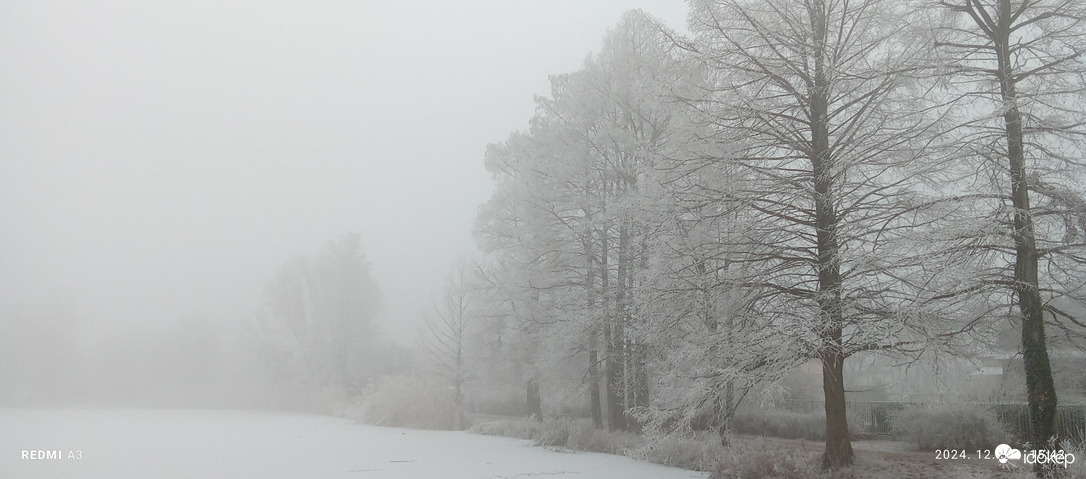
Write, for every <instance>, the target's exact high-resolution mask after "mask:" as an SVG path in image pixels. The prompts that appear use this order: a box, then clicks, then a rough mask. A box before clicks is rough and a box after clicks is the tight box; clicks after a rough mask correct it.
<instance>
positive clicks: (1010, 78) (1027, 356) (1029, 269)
mask: <svg viewBox="0 0 1086 479" xmlns="http://www.w3.org/2000/svg"><path fill="white" fill-rule="evenodd" d="M1011 23H1012V6H1011V2H1010V0H1000V2H999V19H998V29H997V30H996V32H994V34H993V36H994V37H995V38H993V40H995V44H996V50H997V51H998V52H999V53H998V63H999V68H998V69H997V73H996V76H997V77H998V78H999V86H1000V93H1001V95H1002V99H1003V105H1004V109H1003V120H1004V123H1005V125H1006V130H1007V159H1008V162H1009V166H1010V176H1011V202H1012V204H1013V205H1014V233H1013V237H1014V246H1015V262H1014V291H1015V293H1016V294H1017V296H1018V307H1019V309H1020V310H1021V312H1022V352H1023V358H1024V360H1025V369H1026V396H1027V400H1028V402H1029V415H1030V424H1031V426H1032V429H1033V435H1032V437H1030V438H1029V440H1030V445H1031V446H1033V447H1034V448H1036V449H1041V448H1044V447H1045V445H1046V444H1047V443H1048V441H1049V440H1050V439H1051V438H1052V437H1053V436H1054V435H1055V434H1056V430H1055V429H1056V428H1055V418H1056V388H1055V385H1054V384H1053V380H1052V366H1051V364H1050V363H1049V358H1048V346H1047V344H1046V339H1045V329H1044V309H1043V302H1042V301H1041V293H1040V288H1039V282H1038V278H1037V258H1038V256H1039V255H1038V252H1037V240H1036V236H1035V234H1034V227H1033V214H1032V211H1031V210H1030V202H1029V183H1028V176H1027V171H1026V159H1025V151H1024V144H1025V143H1024V135H1023V132H1022V114H1021V112H1020V111H1019V109H1018V93H1017V91H1016V88H1015V80H1014V74H1013V68H1014V65H1013V63H1012V60H1011V57H1010V51H1009V45H1010V34H1011V31H1012V28H1011ZM1034 469H1035V471H1037V472H1038V473H1040V472H1041V470H1042V469H1043V468H1042V465H1041V464H1038V465H1037V466H1036V467H1035V468H1034Z"/></svg>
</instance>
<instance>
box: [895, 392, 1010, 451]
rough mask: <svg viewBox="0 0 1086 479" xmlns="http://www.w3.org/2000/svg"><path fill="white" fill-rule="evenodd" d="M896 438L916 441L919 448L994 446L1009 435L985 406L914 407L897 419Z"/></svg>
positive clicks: (897, 416) (928, 449)
mask: <svg viewBox="0 0 1086 479" xmlns="http://www.w3.org/2000/svg"><path fill="white" fill-rule="evenodd" d="M893 433H894V437H895V438H897V439H901V440H906V441H909V442H912V443H914V444H915V445H916V447H917V449H918V450H921V451H933V450H936V449H965V450H967V451H972V450H976V449H992V448H994V447H995V446H996V445H998V444H1001V443H1003V442H1006V441H1007V440H1008V437H1009V436H1008V435H1007V433H1006V431H1005V430H1004V429H1003V428H1002V427H1001V426H1000V425H999V421H997V420H996V418H995V415H994V414H992V412H991V411H989V410H988V409H986V408H984V407H982V406H969V405H950V404H940V405H927V406H921V405H918V406H910V407H907V408H905V409H903V410H901V411H899V412H898V413H897V414H896V415H895V416H894V419H893Z"/></svg>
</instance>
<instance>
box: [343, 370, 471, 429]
mask: <svg viewBox="0 0 1086 479" xmlns="http://www.w3.org/2000/svg"><path fill="white" fill-rule="evenodd" d="M351 417H353V418H354V419H357V420H359V421H361V422H364V423H367V424H373V425H375V426H393V427H410V428H418V429H464V426H465V425H466V424H465V419H464V414H463V411H462V410H461V409H460V408H459V407H457V405H456V398H455V397H454V393H453V391H451V390H449V388H447V387H445V386H444V385H442V384H440V383H438V382H437V381H433V380H427V379H421V378H416V377H412V376H385V377H382V378H380V379H378V380H377V381H374V383H372V384H370V386H369V387H367V388H366V390H365V391H364V392H363V394H362V401H361V403H360V404H359V405H358V406H357V407H356V408H355V411H354V412H353V413H352V414H351Z"/></svg>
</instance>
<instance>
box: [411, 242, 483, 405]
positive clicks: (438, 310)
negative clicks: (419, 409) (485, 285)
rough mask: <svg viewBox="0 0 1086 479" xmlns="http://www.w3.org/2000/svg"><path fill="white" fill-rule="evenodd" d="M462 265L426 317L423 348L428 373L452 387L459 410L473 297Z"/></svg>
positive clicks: (465, 380) (466, 371)
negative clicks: (438, 301)
mask: <svg viewBox="0 0 1086 479" xmlns="http://www.w3.org/2000/svg"><path fill="white" fill-rule="evenodd" d="M468 273H470V271H465V265H464V263H463V262H458V263H457V264H456V266H455V267H454V268H453V271H452V273H451V274H450V275H449V278H448V279H447V280H446V282H445V288H444V291H443V294H442V297H441V302H440V303H435V304H434V305H433V311H432V312H431V314H430V315H429V316H428V317H427V318H426V321H425V322H424V329H423V347H424V350H425V352H426V360H427V365H428V369H429V370H430V372H432V373H434V374H436V375H438V376H439V377H441V378H442V379H443V380H445V381H446V382H447V383H448V384H449V385H450V386H451V387H452V388H453V394H454V400H455V401H456V406H457V408H458V409H462V407H463V403H464V386H465V383H466V382H467V380H468V357H469V354H468V353H469V352H468V350H467V349H468V348H469V344H470V341H469V339H470V335H471V333H472V323H473V322H474V318H475V314H477V313H476V311H474V310H473V308H474V307H476V306H475V304H474V300H475V297H474V294H473V289H472V285H471V284H470V282H469V277H468Z"/></svg>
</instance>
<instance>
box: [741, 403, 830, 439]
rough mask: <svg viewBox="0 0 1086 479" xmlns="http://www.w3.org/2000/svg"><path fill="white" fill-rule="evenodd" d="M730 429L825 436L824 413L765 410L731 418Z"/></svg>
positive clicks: (799, 436)
mask: <svg viewBox="0 0 1086 479" xmlns="http://www.w3.org/2000/svg"><path fill="white" fill-rule="evenodd" d="M730 426H731V430H732V431H733V432H737V433H740V434H753V435H759V436H773V437H783V438H787V439H807V440H811V441H822V440H824V439H825V438H826V415H825V414H823V413H819V412H792V411H776V410H772V411H765V412H764V413H747V414H741V415H736V416H735V417H733V418H732V420H731V423H730Z"/></svg>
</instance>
